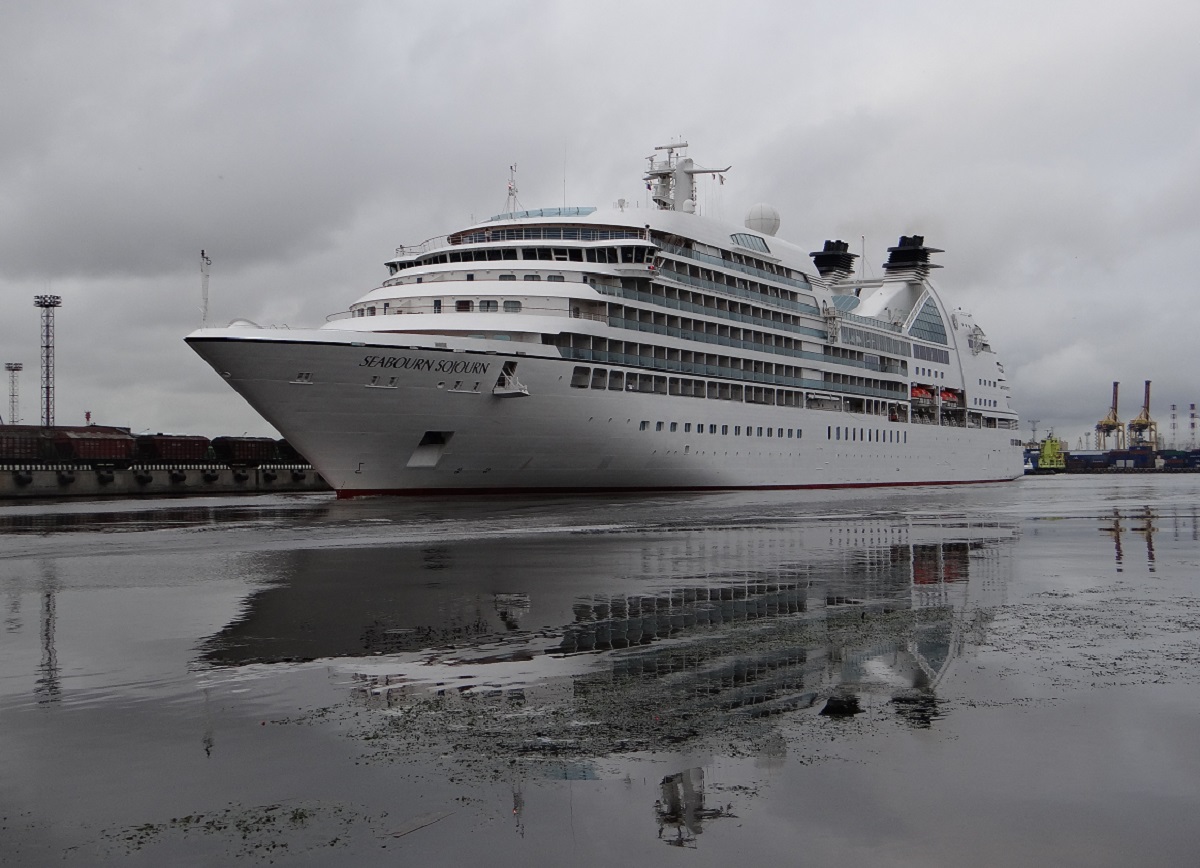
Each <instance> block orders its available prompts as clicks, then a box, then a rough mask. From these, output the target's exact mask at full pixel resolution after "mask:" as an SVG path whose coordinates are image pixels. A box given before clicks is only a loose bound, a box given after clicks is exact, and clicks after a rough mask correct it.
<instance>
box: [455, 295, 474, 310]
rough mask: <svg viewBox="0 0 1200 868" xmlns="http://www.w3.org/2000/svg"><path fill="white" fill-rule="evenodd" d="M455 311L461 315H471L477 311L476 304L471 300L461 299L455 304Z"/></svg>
mask: <svg viewBox="0 0 1200 868" xmlns="http://www.w3.org/2000/svg"><path fill="white" fill-rule="evenodd" d="M454 309H455V310H456V311H458V312H459V313H470V312H471V311H472V310H474V309H475V302H473V301H471V299H469V298H460V299H458V301H456V302H454Z"/></svg>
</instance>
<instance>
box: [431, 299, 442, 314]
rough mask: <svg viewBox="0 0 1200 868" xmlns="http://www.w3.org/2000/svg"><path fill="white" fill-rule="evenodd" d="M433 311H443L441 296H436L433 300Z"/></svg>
mask: <svg viewBox="0 0 1200 868" xmlns="http://www.w3.org/2000/svg"><path fill="white" fill-rule="evenodd" d="M433 312H434V313H441V312H442V300H441V299H440V298H435V299H434V300H433Z"/></svg>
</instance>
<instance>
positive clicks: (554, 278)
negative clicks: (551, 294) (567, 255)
mask: <svg viewBox="0 0 1200 868" xmlns="http://www.w3.org/2000/svg"><path fill="white" fill-rule="evenodd" d="M546 280H548V281H550V282H551V283H566V282H567V279H566V278H565V277H563V276H562V275H561V274H547V275H546Z"/></svg>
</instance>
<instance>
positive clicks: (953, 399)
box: [942, 389, 958, 404]
mask: <svg viewBox="0 0 1200 868" xmlns="http://www.w3.org/2000/svg"><path fill="white" fill-rule="evenodd" d="M942 400H943V401H948V402H950V403H951V404H957V403H958V395H957V394H955V393H954V392H952V391H950V390H949V389H942Z"/></svg>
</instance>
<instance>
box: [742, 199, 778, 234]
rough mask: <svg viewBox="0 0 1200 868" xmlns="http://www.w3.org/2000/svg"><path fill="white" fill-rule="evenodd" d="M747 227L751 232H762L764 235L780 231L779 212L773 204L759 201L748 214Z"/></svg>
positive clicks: (751, 207)
mask: <svg viewBox="0 0 1200 868" xmlns="http://www.w3.org/2000/svg"><path fill="white" fill-rule="evenodd" d="M746 228H747V229H749V230H750V231H751V232H761V233H762V234H763V235H774V234H775V233H776V232H778V231H779V212H778V211H776V210H775V207H774V206H773V205H768V204H767V203H766V202H759V203H758V204H757V205H751V206H750V211H749V212H748V213H747V214H746Z"/></svg>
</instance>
